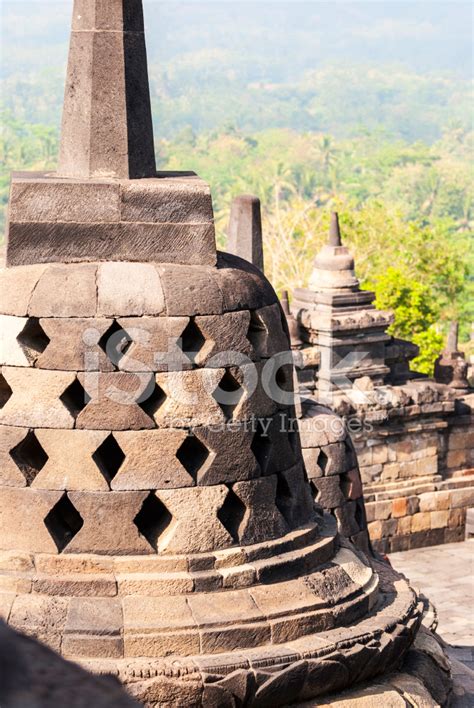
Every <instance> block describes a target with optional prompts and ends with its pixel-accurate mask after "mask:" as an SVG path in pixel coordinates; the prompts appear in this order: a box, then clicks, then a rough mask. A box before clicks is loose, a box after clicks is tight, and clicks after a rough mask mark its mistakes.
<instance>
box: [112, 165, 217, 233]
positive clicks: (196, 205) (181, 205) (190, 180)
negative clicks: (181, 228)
mask: <svg viewBox="0 0 474 708" xmlns="http://www.w3.org/2000/svg"><path fill="white" fill-rule="evenodd" d="M121 219H122V221H131V222H136V221H140V222H148V223H182V224H183V223H192V224H198V223H212V222H213V220H214V213H213V209H212V199H211V192H210V189H209V185H208V184H206V182H204V181H203V180H201V179H199V177H197V175H192V174H189V175H185V174H183V175H182V176H180V175H179V174H176V175H172V174H171V173H169V174H167V173H162V176H160V178H159V179H146V180H140V181H130V182H128V183H124V185H123V186H122V190H121Z"/></svg>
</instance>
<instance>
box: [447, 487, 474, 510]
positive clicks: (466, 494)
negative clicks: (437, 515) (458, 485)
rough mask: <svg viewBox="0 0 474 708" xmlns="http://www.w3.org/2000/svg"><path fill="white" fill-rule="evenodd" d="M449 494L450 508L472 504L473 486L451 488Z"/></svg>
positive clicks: (473, 500)
mask: <svg viewBox="0 0 474 708" xmlns="http://www.w3.org/2000/svg"><path fill="white" fill-rule="evenodd" d="M450 495H451V508H452V509H458V508H460V507H471V506H474V487H467V488H466V489H452V490H451V492H450Z"/></svg>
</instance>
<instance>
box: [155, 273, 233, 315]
mask: <svg viewBox="0 0 474 708" xmlns="http://www.w3.org/2000/svg"><path fill="white" fill-rule="evenodd" d="M157 270H158V272H159V274H160V278H161V284H162V287H163V293H164V297H165V302H166V314H167V315H168V317H175V316H180V317H182V316H187V317H190V316H192V315H220V314H221V313H222V312H223V311H224V307H223V302H222V294H221V292H220V289H219V287H218V285H217V282H216V273H215V270H214V269H212V268H206V267H199V268H198V267H194V268H191V267H189V266H187V265H171V264H166V265H158V266H157ZM230 309H237V308H230Z"/></svg>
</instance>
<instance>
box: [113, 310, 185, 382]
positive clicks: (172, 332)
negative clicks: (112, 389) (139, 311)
mask: <svg viewBox="0 0 474 708" xmlns="http://www.w3.org/2000/svg"><path fill="white" fill-rule="evenodd" d="M117 321H118V323H119V325H120V327H122V328H123V330H124V331H125V333H126V336H127V338H128V337H130V340H131V343H130V346H129V347H128V349H127V350H126V351H125V352H124V353H123V356H122V357H121V358H120V360H119V362H118V367H119V368H120V369H121V370H122V371H168V370H173V368H176V369H177V370H181V369H189V368H191V366H192V364H191V361H190V359H189V358H188V357H187V356H186V355H185V354H184V353H183V350H182V348H181V346H180V342H181V343H182V336H183V332H184V331H185V329H186V327H187V325H188V324H189V318H188V317H140V318H137V317H120V318H119V319H118V320H117Z"/></svg>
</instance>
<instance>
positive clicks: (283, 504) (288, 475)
mask: <svg viewBox="0 0 474 708" xmlns="http://www.w3.org/2000/svg"><path fill="white" fill-rule="evenodd" d="M277 479H278V484H277V498H276V503H277V506H278V508H279V510H280V511H281V513H282V514H283V516H284V518H285V520H286V522H287V523H288V526H289V527H290V528H297V527H299V526H301V525H302V524H304V523H306V522H308V521H309V520H310V519H311V518H312V517H313V516H314V502H313V497H312V494H311V487H310V485H309V484H308V482H307V479H306V474H305V472H304V468H303V467H302V465H301V464H297V465H294V466H293V467H291V468H290V469H288V470H284V471H282V472H279V473H278V475H277Z"/></svg>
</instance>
